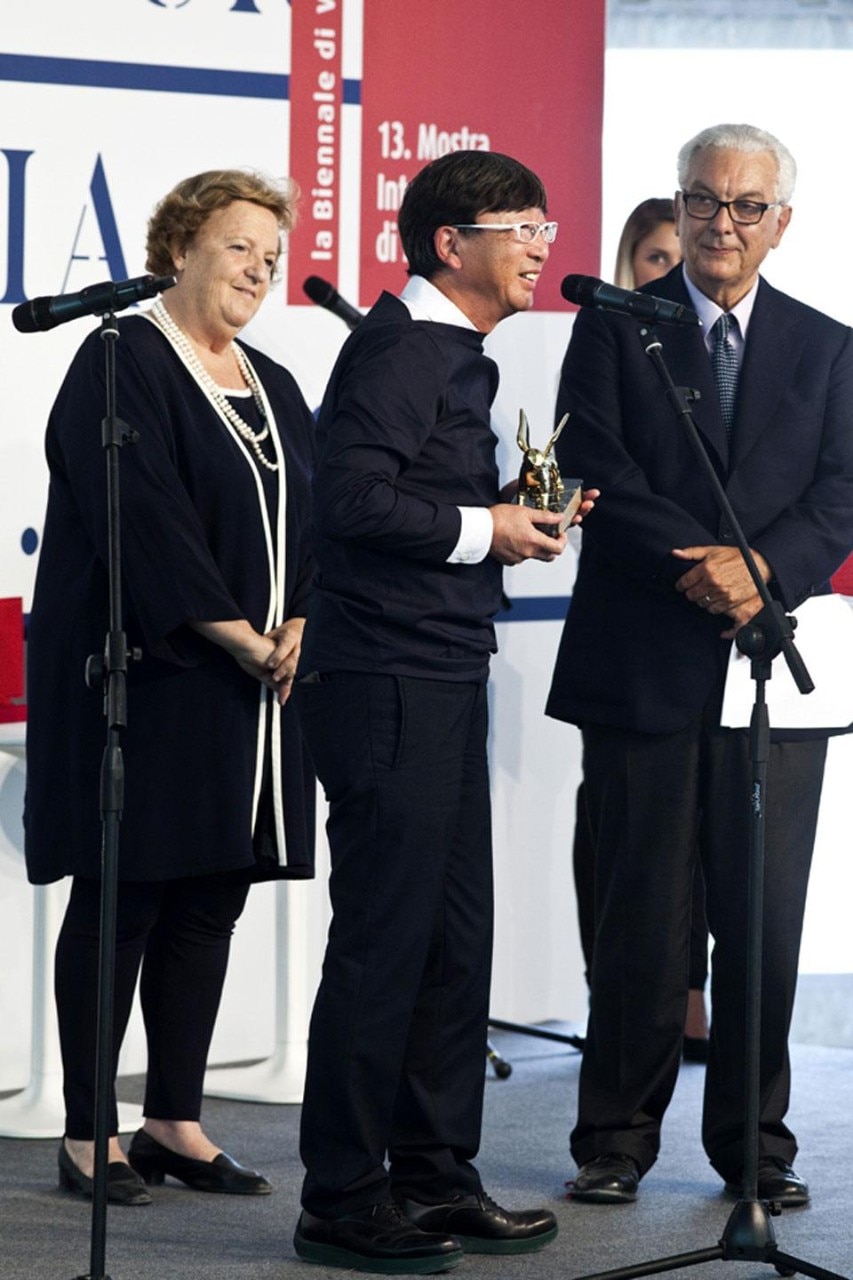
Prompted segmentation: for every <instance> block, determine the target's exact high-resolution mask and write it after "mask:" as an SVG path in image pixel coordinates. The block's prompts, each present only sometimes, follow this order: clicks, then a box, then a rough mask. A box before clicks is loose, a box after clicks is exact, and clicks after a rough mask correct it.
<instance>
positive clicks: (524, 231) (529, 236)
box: [454, 222, 560, 244]
mask: <svg viewBox="0 0 853 1280" xmlns="http://www.w3.org/2000/svg"><path fill="white" fill-rule="evenodd" d="M559 225H560V224H559V222H456V223H454V230H455V231H514V232H515V238H516V240H520V241H521V243H522V244H532V243H533V241H534V240H535V239H536V237H537V236H540V235H541V237H542V239H543V240H544V241H545V243H546V244H553V243H554V241H555V240H556V239H557V228H558V227H559Z"/></svg>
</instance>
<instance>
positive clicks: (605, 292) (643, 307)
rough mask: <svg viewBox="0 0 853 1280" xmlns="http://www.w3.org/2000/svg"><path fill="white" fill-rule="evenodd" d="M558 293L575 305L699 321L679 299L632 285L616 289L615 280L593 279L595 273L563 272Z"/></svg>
mask: <svg viewBox="0 0 853 1280" xmlns="http://www.w3.org/2000/svg"><path fill="white" fill-rule="evenodd" d="M560 293H562V295H563V297H564V298H565V299H566V302H574V303H575V305H576V306H579V307H597V308H598V309H599V310H600V311H619V312H621V313H622V315H626V316H634V317H635V318H636V319H637V320H648V321H652V322H653V321H655V320H659V321H660V322H661V323H662V324H701V323H702V321H701V320H700V319H699V317H698V316H697V314H696V312H695V311H691V309H690V307H685V306H683V305H682V304H681V303H680V302H670V301H669V299H668V298H656V297H655V296H654V294H651V293H639V292H638V291H637V290H635V289H620V288H619V287H618V286H617V285H615V284H607V282H606V281H604V280H596V278H595V276H566V278H565V280H564V281H563V283H562V284H561V285H560Z"/></svg>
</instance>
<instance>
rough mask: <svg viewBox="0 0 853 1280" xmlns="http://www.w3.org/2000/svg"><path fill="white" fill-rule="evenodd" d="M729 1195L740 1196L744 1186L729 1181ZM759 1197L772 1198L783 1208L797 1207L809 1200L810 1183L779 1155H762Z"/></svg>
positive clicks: (760, 1159) (759, 1174)
mask: <svg viewBox="0 0 853 1280" xmlns="http://www.w3.org/2000/svg"><path fill="white" fill-rule="evenodd" d="M726 1191H727V1192H728V1193H729V1195H733V1196H737V1197H738V1198H740V1197H741V1196H742V1195H743V1187H742V1185H741V1184H740V1183H737V1182H727V1183H726ZM758 1199H759V1200H772V1201H773V1202H774V1203H775V1204H779V1205H781V1206H782V1208H783V1209H795V1208H797V1207H798V1206H799V1205H804V1204H808V1202H809V1184H808V1183H807V1182H806V1181H805V1179H804V1178H801V1177H800V1175H799V1174H798V1173H797V1172H796V1171H795V1170H794V1169H792V1168H791V1166H790V1165H789V1164H788V1163H787V1161H785V1160H782V1159H780V1157H779V1156H761V1157H760V1158H759V1161H758Z"/></svg>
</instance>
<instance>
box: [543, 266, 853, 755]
mask: <svg viewBox="0 0 853 1280" xmlns="http://www.w3.org/2000/svg"><path fill="white" fill-rule="evenodd" d="M647 291H648V292H652V293H654V294H655V295H657V296H660V297H664V298H671V299H674V300H677V301H679V302H682V303H685V304H687V305H690V299H689V296H688V294H687V291H686V289H685V286H684V281H683V278H682V269H681V267H680V266H679V267H676V268H675V269H674V270H673V271H671V272H670V273H669V275H667V276H666V277H664V279H662V280H657V281H655V282H654V284H653V285H652V286H650V287H649V288H648V290H647ZM639 329H640V324H639V322H638V321H637V320H635V319H631V318H628V317H626V316H621V315H616V314H613V313H605V312H599V311H593V310H591V309H589V310H584V311H582V312H581V313H580V314H579V315H578V317H577V319H576V321H575V325H574V329H573V332H572V339H571V342H570V344H569V349H568V351H567V353H566V358H565V361H564V364H563V370H562V377H561V381H560V389H559V393H558V401H557V414H558V416H559V415H562V414H563V413H564V412H566V411H568V412H570V414H571V418H570V420H569V422H568V424H567V426H566V428H565V430H564V431H563V434H562V436H561V438H560V440H559V442H558V445H557V460H558V462H559V464H560V469H561V471H562V473H563V475H569V476H579V477H582V478H583V481H584V483H585V484H586V485H595V486H597V487H598V488H600V489H601V491H602V496H601V498H600V499H599V500H598V503H597V505H596V508H595V511H594V512H593V513H592V515H591V516H589V517H588V518H587V519H586V520H585V521H584V526H583V529H584V532H583V544H582V551H581V555H580V562H579V566H578V574H577V581H576V584H575V588H574V594H573V598H572V603H571V607H570V609H569V615H568V618H567V621H566V625H565V629H564V632H563V637H562V641H561V644H560V649H559V654H558V657H557V663H556V668H555V671H554V678H553V684H552V687H551V693H550V696H549V700H548V705H547V713H548V714H549V715H551V716H553V717H555V718H556V719H559V720H567V721H571V722H574V723H583V722H585V721H588V722H592V723H597V724H605V725H614V726H619V727H621V728H626V729H635V730H639V731H643V732H651V733H669V732H675V731H676V730H678V729H680V728H683V727H684V726H685V725H686V724H688V723H689V722H690V720H691V719H693V718H694V717H695V716H696V715H697V714H699V712H700V711H701V710H702V708H703V707H704V706H705V704H706V701H707V699H708V698H709V696H711V695H712V693H713V691H714V687H715V685H716V686H717V687H719V686H720V684H721V681H722V677H723V671H724V667H725V663H726V661H727V658H728V651H729V642H724V641H721V640H720V632H721V631H724V630H726V628H727V625H728V622H727V619H726V618H725V617H714V616H711V615H708V614H706V613H703V612H702V610H701V609H699V608H697V607H696V605H695V604H691V603H690V602H689V601H687V600H686V599H684V598H683V597H682V596H681V595H680V594H679V593H678V592H677V591H676V590H675V588H674V583H675V582H676V580H677V579H678V578H679V577H680V576H681V575H682V574H683V573H684V572H686V570H687V569H688V568H689V565H688V564H686V563H685V562H684V561H679V560H677V559H676V558H675V557H673V556H672V554H671V551H672V548H674V547H688V546H697V545H706V544H714V543H726V542H734V538H733V535H732V533H731V530H729V529H728V528H726V527H725V522H724V521H723V520H722V518H721V516H720V513H719V510H718V508H717V506H716V503H715V500H714V497H713V494H712V492H711V489H710V486H709V484H708V481H707V479H706V477H705V476H704V475H703V474H702V472H701V470H700V465H699V462H698V460H697V457H696V455H695V453H694V450H693V447H692V445H691V443H690V440H689V438H688V435H687V433H686V431H685V430H684V428H683V425H682V423H681V421H680V419H677V418H676V415H675V414H674V413H673V412H672V409H671V407H670V405H669V403H668V401H667V398H666V396H665V393H664V390H663V386H662V383H661V380H660V378H659V376H658V373H657V371H656V369H655V367H654V365H653V363H652V361H651V360H650V358H649V357H648V356H647V355H646V354H645V344H644V343H643V341H642V340H641V338H640V336H639ZM657 332H658V337H659V338H660V339H661V341H662V343H663V351H664V357H665V360H666V363H667V366H668V368H669V370H670V373H671V375H672V378H673V381H674V382H675V384H676V385H677V386H686V387H690V388H694V389H695V390H696V391H698V393H699V399H698V400H697V401H696V403H695V404H694V406H693V416H694V419H695V421H696V424H697V427H698V429H699V432H700V435H701V437H702V439H703V441H704V443H705V444H706V446H707V448H708V450H709V453H710V456H711V458H712V461H713V463H714V466H715V468H716V470H717V473H718V475H719V476H720V479H721V481H722V482H723V484H724V486H725V489H726V492H727V495H728V498H729V501H730V502H731V504H732V507H733V509H734V511H735V514H736V515H737V517H738V519H739V520H740V521H741V523H742V525H743V528H744V532H745V534H746V537H747V539H748V541H749V544H750V546H752V547H753V548H755V549H757V550H758V551H760V552H761V553H762V554H763V555H764V556H765V557H766V559H767V560H768V562H769V563H770V565H771V567H772V569H773V574H774V577H773V581H772V583H771V591H772V592H773V594H774V595H775V596H776V597H777V598H778V599H779V600H781V602H782V604H783V606H784V608H785V609H786V610H792V609H795V608H796V607H797V606H798V605H799V604H801V603H802V601H803V600H805V599H806V598H807V597H808V596H810V595H812V594H815V593H816V592H818V591H821V590H824V589H825V584H826V581H827V579H828V578H829V575H830V574H831V573H833V572H834V570H835V569H836V568H837V567H838V565H839V564H841V562H842V561H843V560H844V558H845V557H846V555H847V554H848V552H849V551H850V549H851V546H853V331H851V329H849V328H848V327H847V326H845V325H842V324H839V323H838V322H837V321H835V320H832V319H830V318H829V317H828V316H825V315H823V314H821V313H820V312H818V311H815V310H813V309H812V308H810V307H806V306H804V305H803V304H802V303H799V302H797V301H795V300H794V299H793V298H790V297H787V296H786V295H785V294H782V293H780V292H778V290H776V289H773V288H772V287H771V286H770V285H768V284H767V283H766V281H764V280H762V281H761V283H760V284H759V288H758V296H757V298H756V301H755V307H754V309H753V313H752V317H751V320H750V324H749V329H748V333H747V339H746V349H745V352H744V360H743V365H742V369H741V374H740V380H739V385H738V400H737V407H736V415H735V421H734V424H733V430H732V444H731V448H729V445H728V443H727V440H726V434H725V430H724V427H723V423H722V419H721V416H720V409H719V402H718V398H717V392H716V387H715V384H714V380H713V373H712V369H711V362H710V359H709V356H708V353H707V350H706V347H705V344H704V341H703V336H702V331H701V330H699V329H698V328H696V329H694V328H688V327H680V326H668V325H660V326H658V330H657Z"/></svg>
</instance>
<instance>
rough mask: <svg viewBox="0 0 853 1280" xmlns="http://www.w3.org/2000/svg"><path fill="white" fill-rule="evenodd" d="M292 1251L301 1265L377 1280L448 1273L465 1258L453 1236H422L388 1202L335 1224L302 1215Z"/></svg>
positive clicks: (424, 1233) (423, 1232)
mask: <svg viewBox="0 0 853 1280" xmlns="http://www.w3.org/2000/svg"><path fill="white" fill-rule="evenodd" d="M293 1247H294V1248H295V1250H296V1253H297V1255H298V1257H300V1258H301V1259H302V1260H303V1262H319V1263H322V1264H323V1265H324V1266H327V1267H352V1268H354V1269H355V1270H356V1271H370V1272H373V1273H374V1274H378V1275H429V1274H432V1273H433V1272H436V1271H449V1270H450V1269H451V1267H456V1266H458V1265H459V1263H460V1262H461V1261H462V1259H463V1258H464V1257H465V1255H464V1253H463V1252H462V1247H461V1245H460V1243H459V1241H458V1240H455V1239H454V1238H453V1236H451V1235H447V1234H446V1233H444V1232H438V1233H433V1232H427V1231H422V1230H421V1229H420V1227H416V1226H415V1224H414V1223H413V1222H412V1221H411V1220H410V1219H409V1218H407V1217H406V1215H405V1214H404V1213H403V1211H402V1209H401V1208H400V1207H399V1205H396V1204H394V1203H393V1202H390V1201H389V1202H388V1203H387V1204H375V1205H370V1206H369V1207H368V1208H367V1209H359V1210H358V1211H357V1212H355V1213H347V1214H344V1215H343V1216H342V1217H340V1218H315V1217H314V1216H313V1214H310V1213H306V1212H305V1210H304V1209H303V1211H302V1214H301V1216H300V1218H299V1222H298V1223H297V1224H296V1234H295V1235H294V1237H293Z"/></svg>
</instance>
